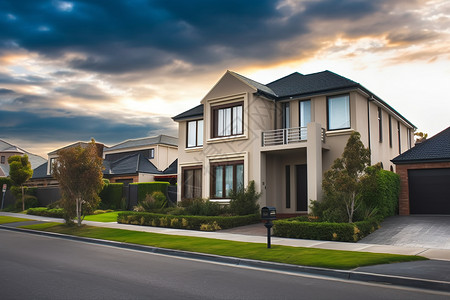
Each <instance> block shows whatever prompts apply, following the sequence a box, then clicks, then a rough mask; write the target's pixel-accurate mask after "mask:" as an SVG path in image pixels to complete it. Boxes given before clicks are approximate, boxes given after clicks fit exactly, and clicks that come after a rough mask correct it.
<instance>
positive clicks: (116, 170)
mask: <svg viewBox="0 0 450 300" xmlns="http://www.w3.org/2000/svg"><path fill="white" fill-rule="evenodd" d="M103 166H104V167H105V169H104V170H103V174H105V175H120V174H136V173H149V174H162V172H161V171H159V170H158V169H157V168H156V167H155V165H154V164H152V163H151V162H150V161H149V160H148V159H147V158H145V157H144V156H143V155H141V154H139V153H136V154H132V155H129V156H126V157H123V158H121V159H118V160H116V161H107V160H104V161H103Z"/></svg>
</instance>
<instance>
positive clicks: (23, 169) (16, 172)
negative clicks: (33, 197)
mask: <svg viewBox="0 0 450 300" xmlns="http://www.w3.org/2000/svg"><path fill="white" fill-rule="evenodd" d="M8 163H9V178H11V180H12V181H13V182H14V185H16V186H18V187H19V186H20V188H21V196H22V210H25V193H24V186H23V184H24V183H25V182H26V181H27V180H28V179H30V178H31V176H33V170H32V169H31V164H30V162H29V161H28V155H26V154H25V155H23V156H20V155H13V156H11V157H10V158H8Z"/></svg>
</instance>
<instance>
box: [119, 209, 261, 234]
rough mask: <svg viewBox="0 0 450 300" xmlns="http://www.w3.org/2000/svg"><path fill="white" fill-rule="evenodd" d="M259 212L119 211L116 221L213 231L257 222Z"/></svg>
mask: <svg viewBox="0 0 450 300" xmlns="http://www.w3.org/2000/svg"><path fill="white" fill-rule="evenodd" d="M260 219H261V217H260V216H259V214H254V215H247V216H233V217H220V216H218V217H216V216H174V215H164V214H154V213H148V212H120V213H119V214H118V216H117V222H118V223H123V224H134V225H144V226H155V227H167V228H180V229H191V230H204V231H215V230H220V229H227V228H233V227H238V226H243V225H248V224H253V223H257V222H259V221H260Z"/></svg>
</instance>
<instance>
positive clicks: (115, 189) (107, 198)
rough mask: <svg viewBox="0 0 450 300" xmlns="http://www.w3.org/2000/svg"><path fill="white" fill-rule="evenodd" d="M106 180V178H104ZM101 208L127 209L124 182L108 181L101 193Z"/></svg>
mask: <svg viewBox="0 0 450 300" xmlns="http://www.w3.org/2000/svg"><path fill="white" fill-rule="evenodd" d="M103 181H105V179H103ZM99 197H100V199H101V202H100V205H99V208H100V209H125V206H126V203H125V200H124V197H123V183H106V184H105V185H104V186H103V189H102V191H101V192H100V194H99Z"/></svg>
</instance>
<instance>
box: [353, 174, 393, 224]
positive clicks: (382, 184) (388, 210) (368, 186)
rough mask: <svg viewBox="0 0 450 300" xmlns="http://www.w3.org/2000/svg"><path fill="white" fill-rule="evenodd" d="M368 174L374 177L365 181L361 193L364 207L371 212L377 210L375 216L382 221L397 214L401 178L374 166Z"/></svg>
mask: <svg viewBox="0 0 450 300" xmlns="http://www.w3.org/2000/svg"><path fill="white" fill-rule="evenodd" d="M367 172H368V173H370V174H373V175H372V176H371V177H369V178H368V179H367V180H365V181H364V183H365V184H364V185H363V188H362V192H361V198H362V202H363V206H364V207H366V208H368V209H369V210H370V209H376V212H375V213H374V215H376V216H378V217H380V218H382V219H384V218H386V217H389V216H393V215H395V214H397V213H398V196H399V192H400V177H399V176H398V175H397V174H395V173H393V172H390V171H386V170H383V169H380V168H377V167H373V166H372V167H369V168H368V171H367Z"/></svg>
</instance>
